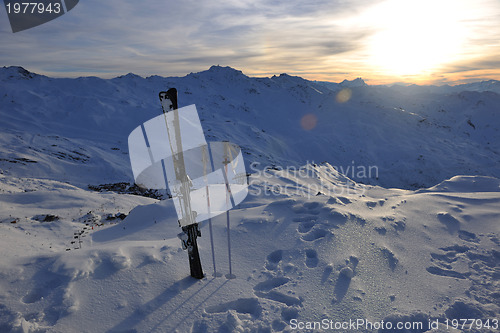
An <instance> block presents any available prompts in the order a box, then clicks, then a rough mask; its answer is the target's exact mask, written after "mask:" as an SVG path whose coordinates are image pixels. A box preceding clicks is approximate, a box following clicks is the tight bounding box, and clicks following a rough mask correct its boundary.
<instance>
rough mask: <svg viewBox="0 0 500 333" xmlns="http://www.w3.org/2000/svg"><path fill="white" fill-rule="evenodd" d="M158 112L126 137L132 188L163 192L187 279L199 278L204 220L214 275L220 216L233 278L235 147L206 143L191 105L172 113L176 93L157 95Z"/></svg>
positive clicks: (239, 178)
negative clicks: (231, 217)
mask: <svg viewBox="0 0 500 333" xmlns="http://www.w3.org/2000/svg"><path fill="white" fill-rule="evenodd" d="M159 97H160V102H161V105H162V109H163V113H162V114H161V115H159V116H157V117H155V118H153V119H150V120H148V121H146V122H145V123H144V124H142V125H141V126H139V127H137V128H135V129H134V130H133V131H132V133H130V135H129V138H128V146H129V155H130V162H131V165H132V171H133V174H134V179H135V182H136V184H137V185H139V186H141V187H144V188H149V189H165V190H166V189H168V190H169V191H170V193H171V195H172V200H173V202H174V206H175V210H176V213H177V217H178V223H179V227H181V228H182V232H181V233H180V234H179V238H180V239H181V242H182V246H183V248H184V249H187V250H188V256H189V266H190V271H191V276H192V277H194V278H198V279H201V278H203V276H204V274H203V269H202V266H201V261H200V255H199V251H198V245H197V241H196V239H197V238H198V237H200V236H201V232H200V227H199V224H200V223H201V222H203V221H207V220H208V225H209V231H210V241H211V247H212V260H213V267H214V276H217V270H216V265H215V249H214V241H213V234H212V217H214V216H217V215H220V214H223V213H226V217H227V243H228V256H229V274H228V275H226V276H227V277H228V278H233V277H234V275H233V273H232V267H231V241H230V226H229V210H230V209H232V208H233V207H235V206H236V205H237V204H239V203H240V202H242V201H243V200H244V199H245V197H246V196H247V194H248V185H247V178H246V171H245V164H244V161H243V156H242V153H241V149H240V147H238V146H237V145H235V144H233V143H230V142H208V143H207V142H206V140H205V136H204V134H203V129H202V127H201V122H200V119H199V117H198V113H197V111H196V107H195V105H189V106H186V107H183V108H181V109H178V105H177V90H176V89H175V88H171V89H169V90H168V91H162V92H160V93H159Z"/></svg>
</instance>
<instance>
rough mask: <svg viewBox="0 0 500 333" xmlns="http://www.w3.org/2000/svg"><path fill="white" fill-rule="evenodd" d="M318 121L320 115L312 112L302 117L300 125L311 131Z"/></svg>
mask: <svg viewBox="0 0 500 333" xmlns="http://www.w3.org/2000/svg"><path fill="white" fill-rule="evenodd" d="M317 123H318V117H316V116H315V115H314V114H312V113H308V114H306V115H305V116H303V117H302V119H300V126H301V127H302V128H303V129H305V130H306V131H310V130H312V129H313V128H315V127H316V124H317Z"/></svg>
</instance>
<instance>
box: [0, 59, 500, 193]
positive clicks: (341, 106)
mask: <svg viewBox="0 0 500 333" xmlns="http://www.w3.org/2000/svg"><path fill="white" fill-rule="evenodd" d="M172 86H175V87H177V89H178V91H179V103H180V106H185V105H189V104H196V105H197V108H198V111H199V113H200V118H201V120H202V124H203V127H204V131H205V134H206V137H207V139H208V140H210V141H217V140H229V141H231V142H234V143H236V144H238V145H239V146H241V147H242V148H243V150H244V152H245V154H246V155H245V156H246V161H247V163H248V164H249V165H250V163H252V162H256V163H259V165H256V166H255V169H263V168H264V167H266V166H270V165H271V166H272V165H274V166H278V167H286V166H295V167H298V166H301V165H304V164H306V163H307V162H316V163H320V162H323V161H326V162H328V163H330V164H332V165H335V166H337V167H338V169H339V170H341V171H343V173H346V174H349V176H350V177H351V178H353V179H354V180H356V181H358V182H362V183H366V184H372V185H382V186H385V187H398V188H408V189H415V188H419V187H429V186H432V185H434V184H436V183H438V182H440V181H443V180H445V179H447V178H451V177H453V176H455V175H457V174H466V175H476V174H479V175H484V176H493V177H500V170H499V168H498V164H499V161H500V160H499V159H500V156H499V151H500V147H499V144H500V137H499V128H500V124H499V118H498V116H497V113H498V108H499V105H500V96H499V95H498V94H496V93H494V92H490V91H484V92H477V91H461V92H451V93H448V92H446V93H443V92H440V90H439V89H434V88H432V87H429V88H425V87H417V86H410V87H401V86H393V87H386V86H367V85H366V84H364V82H363V81H362V80H361V79H357V80H355V81H352V82H347V81H345V82H342V83H340V84H337V86H328V87H327V86H324V85H322V84H320V83H317V82H311V81H307V80H304V79H302V78H299V77H292V76H289V75H286V74H282V75H280V76H275V77H272V78H249V77H247V76H245V75H244V74H243V73H241V72H239V71H237V70H234V69H231V68H229V67H218V66H214V67H212V68H211V69H210V70H208V71H205V72H201V73H195V74H190V75H187V76H186V77H181V78H162V77H158V76H153V77H148V78H141V77H139V76H136V75H133V74H128V75H125V76H123V77H118V78H115V79H111V80H102V79H98V78H92V77H90V78H79V79H52V78H48V77H44V76H40V75H36V74H33V73H29V72H27V71H25V70H23V69H20V68H15V67H9V68H4V69H1V70H0V89H1V92H2V94H1V95H2V96H1V97H0V116H1V119H2V120H1V125H2V133H1V135H0V142H1V143H2V144H1V145H0V147H1V148H0V149H1V150H0V153H1V154H2V157H1V160H0V169H2V170H4V171H5V172H10V174H11V175H14V176H29V177H41V178H48V179H54V178H55V177H56V176H55V175H57V179H59V180H64V181H69V182H70V183H72V184H75V185H79V186H86V185H87V184H89V183H90V184H96V183H98V182H106V183H111V182H118V181H131V180H132V175H131V173H130V169H129V162H128V156H127V147H126V138H127V136H128V134H129V133H130V132H131V130H132V129H133V128H135V127H136V126H137V124H139V123H142V122H143V121H145V120H148V119H151V118H152V117H154V116H156V115H158V114H159V113H160V112H161V111H160V103H159V101H158V96H157V95H158V92H159V91H160V90H164V89H166V88H168V87H172ZM467 87H468V86H466V87H464V88H467ZM476 89H477V87H475V86H474V90H476ZM249 165H248V166H249ZM369 167H376V171H378V172H376V173H375V172H373V173H372V174H370V175H367V174H365V173H363V172H361V171H363V170H367V169H368V168H369Z"/></svg>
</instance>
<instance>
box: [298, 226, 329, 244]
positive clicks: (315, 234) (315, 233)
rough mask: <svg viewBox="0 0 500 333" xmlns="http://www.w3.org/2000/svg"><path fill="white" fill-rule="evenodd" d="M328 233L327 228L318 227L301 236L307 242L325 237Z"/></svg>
mask: <svg viewBox="0 0 500 333" xmlns="http://www.w3.org/2000/svg"><path fill="white" fill-rule="evenodd" d="M326 235H328V231H326V230H325V229H321V228H317V229H313V230H311V231H310V232H309V233H307V234H305V235H303V236H302V237H301V238H302V239H303V240H305V241H307V242H313V241H315V240H318V239H320V238H323V237H325V236H326Z"/></svg>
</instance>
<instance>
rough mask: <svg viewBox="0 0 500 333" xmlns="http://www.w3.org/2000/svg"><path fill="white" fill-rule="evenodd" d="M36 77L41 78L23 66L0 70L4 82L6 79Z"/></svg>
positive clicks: (5, 67)
mask: <svg viewBox="0 0 500 333" xmlns="http://www.w3.org/2000/svg"><path fill="white" fill-rule="evenodd" d="M35 76H39V75H38V74H36V73H32V72H30V71H28V70H27V69H25V68H23V67H21V66H8V67H7V66H4V67H2V68H0V77H1V79H2V80H5V79H12V78H16V79H32V78H34V77H35Z"/></svg>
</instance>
